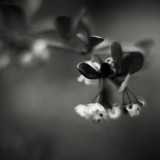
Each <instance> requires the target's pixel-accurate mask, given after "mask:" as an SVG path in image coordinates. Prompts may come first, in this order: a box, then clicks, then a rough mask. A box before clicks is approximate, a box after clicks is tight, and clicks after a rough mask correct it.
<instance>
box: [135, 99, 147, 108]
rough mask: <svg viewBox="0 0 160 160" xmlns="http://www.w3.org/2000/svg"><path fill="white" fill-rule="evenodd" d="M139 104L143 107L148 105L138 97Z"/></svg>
mask: <svg viewBox="0 0 160 160" xmlns="http://www.w3.org/2000/svg"><path fill="white" fill-rule="evenodd" d="M137 101H138V102H137V103H138V104H139V105H140V106H141V107H144V106H145V105H146V101H145V100H144V99H143V98H141V97H138V99H137Z"/></svg>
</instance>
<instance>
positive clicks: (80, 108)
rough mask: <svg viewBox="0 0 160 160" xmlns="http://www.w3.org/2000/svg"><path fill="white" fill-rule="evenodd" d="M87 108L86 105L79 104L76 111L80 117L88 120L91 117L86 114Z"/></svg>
mask: <svg viewBox="0 0 160 160" xmlns="http://www.w3.org/2000/svg"><path fill="white" fill-rule="evenodd" d="M86 108H87V105H85V104H79V105H78V106H76V107H75V108H74V109H75V111H76V113H77V114H78V115H80V116H81V117H83V118H86V119H88V118H90V115H89V114H88V113H87V112H86Z"/></svg>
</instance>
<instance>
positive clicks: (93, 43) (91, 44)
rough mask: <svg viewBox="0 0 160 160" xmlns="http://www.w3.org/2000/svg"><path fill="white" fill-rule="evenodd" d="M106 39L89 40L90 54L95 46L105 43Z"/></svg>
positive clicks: (94, 37) (90, 38)
mask: <svg viewBox="0 0 160 160" xmlns="http://www.w3.org/2000/svg"><path fill="white" fill-rule="evenodd" d="M103 41H104V39H103V38H102V37H99V36H90V37H89V38H88V49H87V50H88V52H90V51H91V50H92V49H93V48H94V47H95V46H97V45H98V44H100V43H101V42H103Z"/></svg>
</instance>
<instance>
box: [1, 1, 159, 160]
mask: <svg viewBox="0 0 160 160" xmlns="http://www.w3.org/2000/svg"><path fill="white" fill-rule="evenodd" d="M2 2H5V3H6V2H7V3H15V4H17V5H19V6H21V7H22V8H23V9H24V11H25V14H26V17H27V20H28V21H31V23H30V28H31V29H32V30H34V31H41V30H43V29H50V28H54V25H53V19H54V18H55V17H56V16H57V15H67V16H71V17H73V16H74V15H76V14H77V12H78V11H79V10H80V9H81V8H82V7H86V8H87V9H88V10H87V15H86V16H87V17H88V18H89V19H90V24H91V26H92V28H93V31H94V33H95V34H96V35H99V36H102V37H105V38H111V39H114V40H118V41H122V42H123V41H124V42H135V41H137V40H140V39H144V38H151V39H153V40H154V41H155V45H154V47H153V50H152V54H151V55H150V56H149V64H150V65H149V66H148V67H147V68H146V70H144V71H140V73H139V74H138V75H137V78H136V80H133V81H131V82H130V85H129V86H130V88H131V89H132V90H133V92H134V93H136V95H140V96H142V97H144V98H145V100H146V101H147V106H146V107H145V108H144V109H143V110H142V113H141V115H140V116H138V117H135V118H130V117H129V116H125V115H124V116H122V117H121V118H119V119H118V120H108V121H107V122H106V123H104V124H102V125H95V124H92V123H91V122H88V121H86V120H84V119H82V118H81V117H79V116H78V115H77V114H76V113H75V112H74V107H75V106H76V105H77V104H80V103H89V102H90V100H92V98H93V97H94V96H95V94H96V93H97V90H98V88H97V87H86V86H85V85H83V84H79V83H77V81H76V79H77V76H79V73H78V71H77V70H76V65H77V63H79V62H80V61H81V60H84V57H83V56H80V55H77V54H74V53H73V52H72V53H71V52H70V51H64V50H61V49H53V50H52V53H51V55H52V56H51V57H52V58H51V59H49V60H47V61H45V62H43V63H41V64H40V65H35V66H34V65H33V66H32V67H29V68H28V67H27V68H25V67H23V66H16V67H15V66H12V67H10V68H9V69H4V70H1V71H0V159H2V160H65V159H70V160H73V159H76V160H81V159H83V160H97V159H99V160H106V159H108V160H117V159H123V160H128V159H129V160H143V159H159V158H160V152H159V146H160V136H159V135H160V116H159V114H160V107H159V103H160V100H159V95H160V87H159V82H160V74H159V69H160V63H159V60H160V54H159V51H160V45H159V44H160V2H159V1H158V0H141V1H138V0H119V1H116V0H68V1H66V0H2ZM31 17H32V19H31ZM0 24H2V23H0ZM9 49H11V48H9ZM5 60H6V59H5ZM3 62H4V59H3ZM5 62H6V61H5ZM7 62H8V61H7ZM7 62H6V63H7ZM0 64H1V61H0ZM2 64H3V63H2ZM2 66H3V65H2Z"/></svg>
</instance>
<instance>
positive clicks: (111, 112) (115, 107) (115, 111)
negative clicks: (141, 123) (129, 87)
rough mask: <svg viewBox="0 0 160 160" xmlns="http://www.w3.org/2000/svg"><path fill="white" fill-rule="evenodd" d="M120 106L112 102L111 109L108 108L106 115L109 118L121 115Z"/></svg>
mask: <svg viewBox="0 0 160 160" xmlns="http://www.w3.org/2000/svg"><path fill="white" fill-rule="evenodd" d="M121 113H122V111H121V106H120V105H118V104H113V106H112V108H111V109H108V115H109V118H111V119H117V118H119V117H120V116H121Z"/></svg>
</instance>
